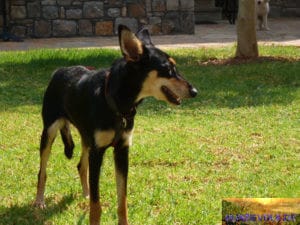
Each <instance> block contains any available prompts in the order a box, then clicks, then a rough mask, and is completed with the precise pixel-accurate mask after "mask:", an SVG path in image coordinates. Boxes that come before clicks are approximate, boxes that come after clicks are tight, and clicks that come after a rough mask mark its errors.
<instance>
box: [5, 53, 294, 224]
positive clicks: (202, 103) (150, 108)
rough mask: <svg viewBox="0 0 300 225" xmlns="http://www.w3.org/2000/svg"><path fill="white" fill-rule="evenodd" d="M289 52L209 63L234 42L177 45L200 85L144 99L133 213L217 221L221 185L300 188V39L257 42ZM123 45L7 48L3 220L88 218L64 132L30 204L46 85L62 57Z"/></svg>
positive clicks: (109, 172)
mask: <svg viewBox="0 0 300 225" xmlns="http://www.w3.org/2000/svg"><path fill="white" fill-rule="evenodd" d="M260 52H261V54H262V55H264V56H272V57H279V56H280V57H284V58H287V59H289V60H287V61H282V60H281V61H266V62H264V61H259V62H255V61H254V62H250V63H246V64H239V65H203V63H202V62H205V61H208V60H210V59H218V60H221V59H226V58H228V57H232V56H233V54H234V48H231V47H227V48H221V49H195V50H186V49H179V50H170V51H169V53H170V54H171V55H172V56H173V57H174V58H175V59H176V61H177V64H178V69H179V70H180V71H181V72H182V73H183V74H184V75H185V77H187V79H188V80H189V81H191V83H193V84H194V85H195V86H196V87H197V88H198V90H199V96H198V97H197V98H196V99H193V100H187V101H185V102H184V103H183V105H182V106H179V107H176V108H174V107H169V106H168V105H166V104H164V103H161V102H157V101H155V100H154V99H147V100H146V101H145V102H144V103H143V105H142V106H141V107H140V108H139V110H138V115H137V118H136V129H135V135H134V145H133V147H132V148H131V153H130V174H129V190H128V195H129V196H128V197H129V199H128V200H129V218H130V221H131V223H132V224H216V223H217V222H220V221H221V200H222V198H226V197H299V194H300V180H299V172H300V171H299V168H300V163H299V157H300V155H299V154H300V140H299V131H300V130H299V128H300V122H299V115H300V104H299V103H300V90H299V85H300V79H299V74H300V62H299V57H300V54H299V48H295V47H262V48H260ZM118 57H120V53H119V52H118V51H116V50H107V49H105V50H103V49H101V50H99V49H97V50H71V49H70V50H35V51H29V52H1V53H0V151H1V154H0V179H1V180H0V183H1V185H0V202H1V203H0V224H87V222H88V201H87V200H85V199H83V198H82V197H81V188H80V182H79V177H78V175H77V171H76V164H77V162H78V161H79V156H80V147H79V146H80V140H79V136H78V134H77V132H76V130H75V129H73V133H74V139H75V142H76V149H75V152H74V153H75V154H74V159H72V160H67V159H65V157H64V155H63V150H62V149H63V147H62V143H61V141H60V138H58V139H57V141H56V142H55V144H54V146H53V151H52V155H51V158H50V161H49V165H48V181H47V187H46V203H47V205H48V208H47V209H46V210H44V211H42V210H39V209H34V208H32V207H31V203H32V202H33V199H34V195H35V186H36V182H37V172H38V168H39V158H38V150H37V149H38V145H39V136H40V132H41V129H42V123H41V119H40V110H41V101H42V96H43V92H44V90H45V88H46V86H47V83H48V81H49V79H50V76H51V73H52V71H53V70H55V69H56V68H57V67H60V66H68V65H75V64H81V65H88V66H94V67H97V68H98V67H109V66H110V64H111V62H112V61H113V60H114V59H116V58H118ZM112 165H113V162H112V151H111V150H109V151H107V154H106V156H105V161H104V166H103V171H102V175H101V197H102V203H103V215H102V219H103V223H104V224H116V221H117V219H116V193H115V189H116V188H115V181H114V179H113V177H114V168H113V166H112Z"/></svg>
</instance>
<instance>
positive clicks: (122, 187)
mask: <svg viewBox="0 0 300 225" xmlns="http://www.w3.org/2000/svg"><path fill="white" fill-rule="evenodd" d="M128 151H129V147H128V146H124V147H118V146H117V147H116V148H115V150H114V160H115V170H116V182H117V195H118V219H119V222H118V224H119V225H128V215H127V177H128Z"/></svg>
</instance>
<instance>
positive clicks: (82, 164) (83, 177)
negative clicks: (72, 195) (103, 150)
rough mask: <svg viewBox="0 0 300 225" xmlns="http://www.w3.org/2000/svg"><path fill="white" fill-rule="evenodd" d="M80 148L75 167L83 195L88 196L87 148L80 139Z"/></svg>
mask: <svg viewBox="0 0 300 225" xmlns="http://www.w3.org/2000/svg"><path fill="white" fill-rule="evenodd" d="M81 140H82V139H81ZM81 148H82V149H81V151H82V152H81V157H80V161H79V163H78V165H77V169H78V173H79V176H80V182H81V186H82V192H83V196H84V197H86V198H88V197H89V194H90V191H89V186H88V166H89V149H88V147H87V146H86V144H85V143H84V141H83V140H82V141H81Z"/></svg>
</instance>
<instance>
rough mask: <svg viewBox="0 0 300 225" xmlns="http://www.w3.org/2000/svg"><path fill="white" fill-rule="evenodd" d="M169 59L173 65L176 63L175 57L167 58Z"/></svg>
mask: <svg viewBox="0 0 300 225" xmlns="http://www.w3.org/2000/svg"><path fill="white" fill-rule="evenodd" d="M169 61H170V62H171V63H172V64H173V65H174V66H175V65H176V61H175V59H173V58H172V57H170V58H169Z"/></svg>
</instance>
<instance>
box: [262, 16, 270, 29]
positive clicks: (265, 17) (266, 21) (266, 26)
mask: <svg viewBox="0 0 300 225" xmlns="http://www.w3.org/2000/svg"><path fill="white" fill-rule="evenodd" d="M263 25H264V29H265V30H270V28H269V27H268V15H265V16H264V17H263Z"/></svg>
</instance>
